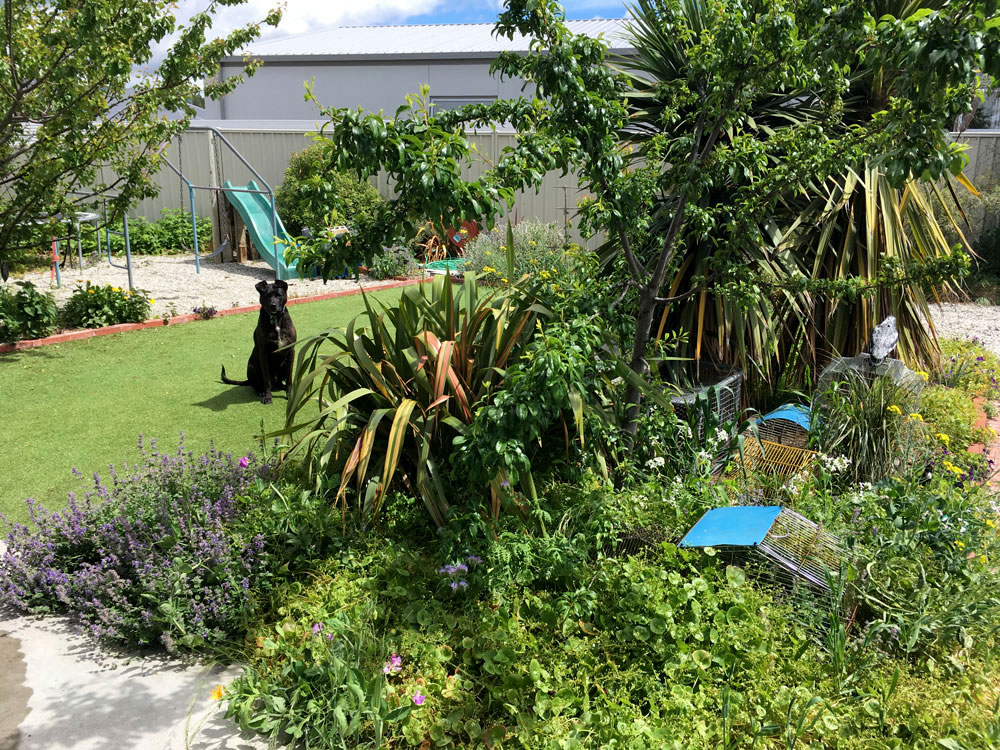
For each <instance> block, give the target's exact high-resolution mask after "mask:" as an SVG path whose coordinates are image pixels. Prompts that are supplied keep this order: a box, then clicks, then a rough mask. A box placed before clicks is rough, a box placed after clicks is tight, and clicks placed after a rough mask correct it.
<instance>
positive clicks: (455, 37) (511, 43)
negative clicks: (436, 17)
mask: <svg viewBox="0 0 1000 750" xmlns="http://www.w3.org/2000/svg"><path fill="white" fill-rule="evenodd" d="M624 20H625V19H622V18H611V19H608V18H595V19H591V20H586V21H567V22H566V25H567V26H568V27H569V29H570V30H571V31H573V32H574V33H577V34H586V35H587V36H593V37H596V36H598V35H599V34H603V35H604V38H605V39H606V40H607V42H608V44H609V46H610V47H611V48H612V49H618V50H621V49H631V47H630V45H628V44H626V43H625V42H624V37H623V33H622V32H623V23H624ZM493 27H494V24H492V23H464V24H424V25H412V26H341V27H337V28H333V29H325V30H323V31H312V32H308V33H305V34H294V35H292V36H286V37H282V38H281V39H274V40H271V41H263V42H257V43H255V44H253V45H252V46H251V47H250V48H249V50H248V51H249V52H250V54H252V55H254V56H258V57H265V58H266V57H300V56H313V55H323V56H336V57H339V56H349V57H365V56H380V57H391V56H407V57H409V56H414V55H427V56H435V55H441V56H453V55H454V56H457V55H495V54H497V53H498V52H502V51H504V50H511V51H515V52H527V51H528V44H529V43H528V39H527V38H526V37H523V36H520V35H518V36H515V37H514V39H512V40H511V39H506V38H504V37H495V36H494V35H493Z"/></svg>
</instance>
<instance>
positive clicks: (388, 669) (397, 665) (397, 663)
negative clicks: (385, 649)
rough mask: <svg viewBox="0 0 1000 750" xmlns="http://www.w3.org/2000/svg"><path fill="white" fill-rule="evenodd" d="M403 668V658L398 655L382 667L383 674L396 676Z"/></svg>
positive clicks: (390, 658)
mask: <svg viewBox="0 0 1000 750" xmlns="http://www.w3.org/2000/svg"><path fill="white" fill-rule="evenodd" d="M402 668H403V658H402V657H401V656H399V655H398V654H393V655H392V656H390V657H389V661H387V662H386V663H385V664H384V665H383V666H382V674H395V673H396V672H399V671H400V670H401V669H402Z"/></svg>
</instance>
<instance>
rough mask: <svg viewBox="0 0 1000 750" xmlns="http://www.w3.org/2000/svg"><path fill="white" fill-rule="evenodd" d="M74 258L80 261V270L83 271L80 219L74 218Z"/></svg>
mask: <svg viewBox="0 0 1000 750" xmlns="http://www.w3.org/2000/svg"><path fill="white" fill-rule="evenodd" d="M76 258H77V260H78V261H80V270H81V271H82V270H83V241H82V240H81V239H80V217H79V216H78V217H77V218H76Z"/></svg>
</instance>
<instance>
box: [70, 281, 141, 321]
mask: <svg viewBox="0 0 1000 750" xmlns="http://www.w3.org/2000/svg"><path fill="white" fill-rule="evenodd" d="M152 302H153V300H151V299H150V298H149V296H148V295H147V294H146V292H144V291H143V290H142V289H135V290H133V291H129V290H128V289H121V288H119V287H116V286H111V285H110V284H104V285H101V286H91V284H90V282H89V281H88V282H87V283H86V285H85V286H82V287H81V286H78V287H77V288H76V289H74V290H73V294H72V296H70V298H69V299H68V300H67V301H66V305H65V306H64V307H63V309H62V310H61V311H60V319H61V322H62V324H63V326H64V327H66V328H101V327H102V326H112V325H117V324H119V323H142V322H143V321H144V320H146V318H148V317H149V310H150V306H151V304H152Z"/></svg>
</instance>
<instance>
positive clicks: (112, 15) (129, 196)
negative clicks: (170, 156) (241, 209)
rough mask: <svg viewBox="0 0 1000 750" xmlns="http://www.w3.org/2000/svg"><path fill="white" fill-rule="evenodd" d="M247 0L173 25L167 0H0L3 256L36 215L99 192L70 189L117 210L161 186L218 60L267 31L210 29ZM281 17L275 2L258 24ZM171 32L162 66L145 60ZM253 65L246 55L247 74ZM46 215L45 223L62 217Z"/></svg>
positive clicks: (210, 89)
mask: <svg viewBox="0 0 1000 750" xmlns="http://www.w3.org/2000/svg"><path fill="white" fill-rule="evenodd" d="M244 1H245V0H211V1H210V2H208V3H207V8H206V10H205V11H203V12H200V13H197V14H195V15H194V16H193V17H192V18H191V20H190V21H189V22H188V23H187V24H186V25H185V26H178V24H177V22H176V19H175V17H174V15H173V13H172V12H171V9H172V8H173V7H175V4H174V3H171V2H167V0H153V1H152V2H129V0H18V2H5V3H3V8H2V11H0V12H2V13H3V17H2V19H0V50H2V53H0V54H2V59H0V260H5V259H6V258H8V257H9V255H10V253H11V252H13V251H16V250H18V249H27V247H28V246H29V243H30V242H31V241H32V239H33V238H34V237H37V236H38V230H39V226H38V224H36V223H35V220H36V219H38V218H39V217H43V216H48V217H54V216H55V215H56V214H59V213H68V212H72V211H74V210H75V209H76V207H77V206H78V205H79V204H81V203H84V202H86V201H89V200H93V199H92V198H91V199H88V198H84V197H82V196H78V195H73V194H72V192H71V191H74V190H80V191H83V190H87V191H92V192H96V193H98V194H113V195H114V196H115V197H114V200H112V201H111V204H110V205H111V207H112V211H113V214H114V216H115V217H117V216H121V214H122V212H124V211H125V210H126V209H127V208H128V207H129V206H131V205H134V204H135V203H136V202H137V201H139V200H141V199H143V198H147V197H150V196H152V195H155V188H154V186H153V184H152V182H151V176H152V174H153V173H155V172H156V171H157V169H158V167H159V159H160V157H159V151H160V149H161V148H162V146H163V144H165V143H167V142H168V141H169V139H170V138H171V137H172V136H174V135H176V134H177V133H180V132H183V131H184V130H185V129H186V128H187V126H188V124H189V122H190V120H191V117H192V116H193V115H194V108H193V107H192V105H191V101H192V100H193V98H194V97H196V96H197V95H199V94H200V93H201V82H202V80H204V79H208V78H210V77H212V76H214V75H215V74H216V73H217V71H218V67H219V61H220V60H221V58H223V57H225V56H227V55H233V54H235V53H236V52H237V51H238V50H239V49H241V48H243V47H244V46H245V45H246V44H247V43H249V42H251V41H253V40H254V39H256V38H257V36H259V34H260V26H259V24H250V25H247V26H245V27H242V28H239V29H237V30H235V31H232V32H231V33H229V34H228V35H227V36H226V37H224V38H216V39H208V38H207V35H208V33H209V32H210V30H211V25H212V21H213V17H214V16H215V14H216V12H217V11H218V9H219V8H220V7H223V6H232V5H239V4H241V3H243V2H244ZM279 18H280V13H279V12H278V11H273V12H271V13H270V14H269V15H268V16H267V18H265V19H264V21H263V23H265V24H268V25H271V26H274V25H276V24H277V23H278V20H279ZM174 32H177V36H176V39H175V41H174V42H173V43H172V45H171V46H170V48H169V49H168V50H167V52H166V54H165V56H164V58H163V60H162V62H161V63H160V64H159V66H158V67H157V68H156V69H155V70H152V71H150V70H143V69H142V66H144V65H147V64H148V63H149V62H150V61H151V59H152V57H153V49H152V48H153V45H154V44H155V43H158V42H160V41H162V40H163V39H164V38H165V37H167V36H168V35H170V34H172V33H174ZM255 67H256V65H255V64H254V63H251V62H248V63H247V66H246V71H245V72H246V73H247V74H252V73H253V71H254V70H255ZM242 80H243V77H242V76H234V77H232V78H227V79H226V80H225V81H215V82H214V83H209V84H208V85H207V86H206V87H205V90H204V93H205V95H207V96H209V97H213V98H216V97H218V96H221V95H223V94H225V93H228V92H229V91H231V90H232V89H233V88H234V87H235V86H236V85H237V84H238V83H240V82H241V81H242ZM164 112H171V113H174V115H173V116H174V117H176V119H167V118H166V117H165V116H164ZM102 167H105V168H106V169H105V170H104V171H102V169H101V168H102ZM51 223H52V227H49V228H47V230H48V231H54V227H55V224H56V223H57V220H56V219H55V218H52V219H51Z"/></svg>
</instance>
